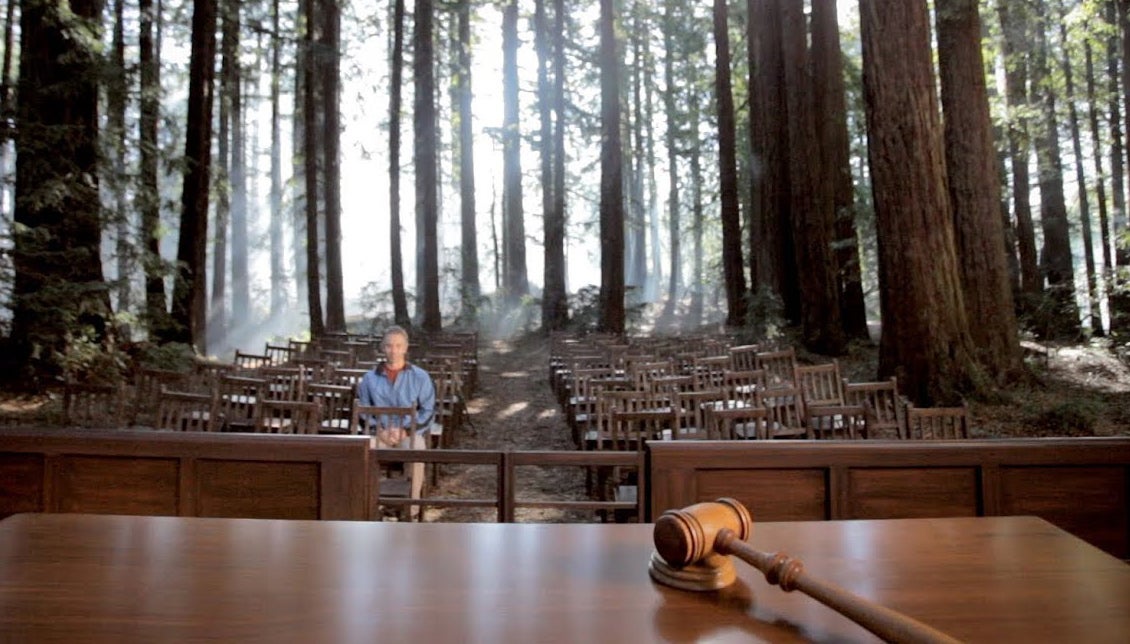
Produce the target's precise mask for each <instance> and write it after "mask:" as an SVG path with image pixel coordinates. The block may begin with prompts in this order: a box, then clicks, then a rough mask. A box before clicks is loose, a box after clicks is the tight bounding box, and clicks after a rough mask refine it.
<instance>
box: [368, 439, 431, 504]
mask: <svg viewBox="0 0 1130 644" xmlns="http://www.w3.org/2000/svg"><path fill="white" fill-rule="evenodd" d="M373 442H374V443H376V445H377V449H427V448H428V437H427V436H426V435H424V434H421V433H420V432H416V433H412V434H407V435H405V437H404V439H403V440H401V441H400V443H399V444H397V445H396V447H390V446H388V445H385V444H384V443H382V442H381V441H379V440H374V441H373ZM404 475H405V476H407V477H408V482H409V489H410V492H409V497H408V498H410V499H418V498H420V497H421V496H423V492H424V464H423V463H405V464H404ZM419 511H420V506H418V505H412V506H409V507H408V516H409V517H412V518H413V519H417V520H418V519H420V518H423V517H417V513H419Z"/></svg>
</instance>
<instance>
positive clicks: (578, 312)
mask: <svg viewBox="0 0 1130 644" xmlns="http://www.w3.org/2000/svg"><path fill="white" fill-rule="evenodd" d="M569 300H570V301H569V325H568V329H569V330H570V331H576V332H581V333H585V332H593V331H596V330H597V329H598V328H600V287H599V286H597V285H595V284H589V285H588V286H584V287H582V288H581V289H580V290H579V291H577V292H576V293H575V294H574V295H572V296H571V297H570V298H569Z"/></svg>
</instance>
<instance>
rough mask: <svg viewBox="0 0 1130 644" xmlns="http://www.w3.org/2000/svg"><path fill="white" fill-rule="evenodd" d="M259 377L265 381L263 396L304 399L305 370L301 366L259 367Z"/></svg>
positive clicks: (275, 398)
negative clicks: (264, 393) (265, 389)
mask: <svg viewBox="0 0 1130 644" xmlns="http://www.w3.org/2000/svg"><path fill="white" fill-rule="evenodd" d="M259 377H260V378H263V379H264V380H266V381H267V391H266V395H265V397H266V398H268V399H271V400H291V401H302V400H305V399H306V372H305V371H304V370H303V369H302V368H301V367H261V368H260V369H259Z"/></svg>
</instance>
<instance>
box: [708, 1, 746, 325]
mask: <svg viewBox="0 0 1130 644" xmlns="http://www.w3.org/2000/svg"><path fill="white" fill-rule="evenodd" d="M714 51H715V54H714V98H715V109H716V110H717V115H718V166H719V168H718V180H719V182H720V186H719V187H720V189H721V199H722V203H721V207H722V275H723V278H724V279H725V286H726V304H727V308H728V311H727V313H726V324H727V325H728V326H742V325H743V324H745V304H746V303H745V296H746V288H745V272H744V270H743V268H742V240H741V233H742V224H741V213H740V212H739V207H738V162H737V156H736V155H737V126H736V124H735V121H734V95H733V93H732V91H731V89H730V33H729V11H728V9H727V6H726V0H714Z"/></svg>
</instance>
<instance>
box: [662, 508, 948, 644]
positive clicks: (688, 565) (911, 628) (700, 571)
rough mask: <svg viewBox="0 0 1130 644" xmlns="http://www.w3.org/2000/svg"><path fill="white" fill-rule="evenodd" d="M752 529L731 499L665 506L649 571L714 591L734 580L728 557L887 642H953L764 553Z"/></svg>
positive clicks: (685, 585)
mask: <svg viewBox="0 0 1130 644" xmlns="http://www.w3.org/2000/svg"><path fill="white" fill-rule="evenodd" d="M752 529H753V518H752V517H751V515H750V513H749V510H748V509H746V507H745V506H744V505H742V504H741V503H740V502H738V501H737V500H735V499H730V498H722V499H718V500H717V501H715V502H712V503H697V504H695V505H692V506H689V507H686V508H683V509H682V510H668V511H667V512H664V513H663V515H662V516H661V517H659V519H657V520H656V522H655V532H654V539H655V551H656V555H653V556H652V559H651V566H650V567H649V572H650V573H651V576H652V578H653V579H655V580H656V581H658V582H660V583H663V584H666V585H669V586H673V587H675V588H681V589H684V590H698V591H702V590H717V589H719V588H722V587H725V586H727V585H729V584H730V583H733V581H734V580H735V579H736V578H737V577H736V574H735V573H734V571H733V564H732V563H730V560H729V559H727V558H726V557H727V555H734V556H736V557H737V558H739V559H741V560H742V561H744V562H746V563H748V564H749V565H751V566H753V567H754V568H756V569H758V570H760V571H761V572H762V574H764V575H765V580H766V581H768V582H769V583H770V584H771V585H775V586H780V587H781V589H782V590H785V591H793V590H799V591H801V592H802V593H804V594H806V595H808V596H809V597H812V598H813V599H816V600H817V601H819V602H820V603H822V604H824V605H825V606H828V607H829V608H832V609H834V610H836V611H837V612H839V613H840V614H842V615H844V616H845V617H847V618H849V619H851V620H852V621H854V622H855V623H857V624H859V625H860V626H862V627H864V628H866V629H867V630H869V631H871V632H872V633H874V634H875V635H877V636H879V637H881V638H882V639H884V640H886V641H888V642H957V641H958V640H956V639H954V638H952V637H950V636H949V635H946V634H945V633H943V632H941V631H939V630H937V629H935V628H933V627H931V626H928V625H926V624H923V623H922V622H919V621H918V620H916V619H914V618H912V617H910V616H908V615H904V614H903V613H900V612H898V611H896V610H893V609H890V608H887V607H885V606H880V605H879V604H876V603H874V602H872V601H870V600H867V599H865V598H863V597H860V596H859V595H856V594H855V593H853V592H851V591H850V590H847V589H846V588H843V587H841V586H838V585H836V584H833V583H831V582H827V581H822V580H820V579H817V578H816V577H813V576H812V575H811V574H809V573H808V572H807V571H806V570H805V569H804V564H803V563H801V562H800V561H799V560H797V559H794V558H792V557H790V556H789V555H787V554H784V553H780V552H778V553H765V552H761V551H759V550H756V549H754V548H753V547H752V546H750V545H749V544H748V543H746V540H747V539H748V538H749V536H750V534H751V532H752Z"/></svg>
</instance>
